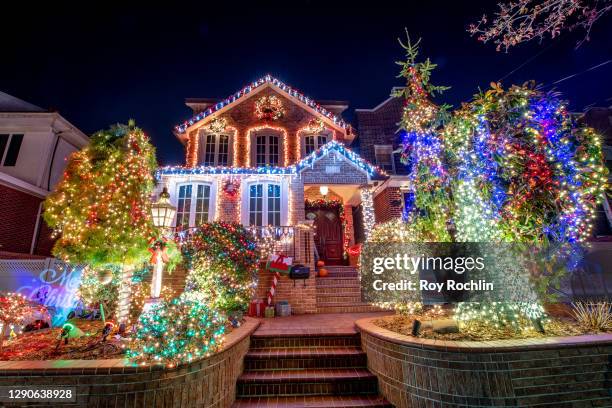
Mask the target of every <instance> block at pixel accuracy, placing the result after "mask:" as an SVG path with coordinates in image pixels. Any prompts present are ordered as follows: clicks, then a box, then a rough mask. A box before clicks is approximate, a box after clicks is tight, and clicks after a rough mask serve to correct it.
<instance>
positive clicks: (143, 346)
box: [126, 298, 227, 367]
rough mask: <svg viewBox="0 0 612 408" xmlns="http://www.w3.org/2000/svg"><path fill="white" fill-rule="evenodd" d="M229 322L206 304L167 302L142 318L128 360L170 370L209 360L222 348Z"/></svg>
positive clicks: (185, 300) (189, 300) (175, 300)
mask: <svg viewBox="0 0 612 408" xmlns="http://www.w3.org/2000/svg"><path fill="white" fill-rule="evenodd" d="M226 321H227V320H226V319H225V317H224V316H222V315H221V314H220V313H218V312H217V311H216V310H214V309H213V308H210V307H209V306H208V305H206V304H204V303H202V302H198V301H195V300H191V299H185V298H175V299H173V300H171V301H169V302H168V301H164V302H162V303H160V304H158V305H156V306H154V307H153V308H152V309H151V311H150V312H148V313H144V314H143V315H141V316H140V319H139V321H138V325H137V328H136V333H135V335H134V338H133V339H132V342H131V343H130V346H129V348H128V350H127V353H126V354H127V357H128V358H130V359H132V360H133V361H135V362H138V363H139V364H143V365H144V364H149V363H153V364H155V363H158V364H165V365H166V366H168V367H174V366H177V365H180V364H183V363H188V362H190V361H193V360H197V359H199V358H203V357H207V356H209V355H211V354H212V353H214V352H215V351H217V350H218V349H219V348H220V347H221V346H222V344H223V340H224V333H225V330H226V327H225V322H226Z"/></svg>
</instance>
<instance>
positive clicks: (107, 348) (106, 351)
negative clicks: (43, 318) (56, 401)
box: [0, 319, 126, 361]
mask: <svg viewBox="0 0 612 408" xmlns="http://www.w3.org/2000/svg"><path fill="white" fill-rule="evenodd" d="M70 322H71V323H72V324H74V325H76V326H77V327H78V328H79V329H81V330H82V331H83V332H85V335H84V336H83V337H81V338H78V339H69V341H68V344H64V342H63V341H62V342H61V344H60V346H59V348H57V349H56V345H57V343H58V340H57V338H58V336H59V335H60V333H61V331H62V329H61V327H54V328H48V329H42V330H36V331H32V332H27V333H23V334H20V335H19V336H17V337H16V338H14V339H11V340H6V339H5V340H4V346H3V347H2V351H1V352H0V360H11V361H18V360H97V359H109V358H121V357H122V356H123V353H124V350H123V348H122V345H123V344H126V342H124V341H120V340H117V339H115V338H114V337H113V335H114V334H115V333H113V334H112V335H111V336H109V337H108V338H107V341H106V342H104V343H102V342H100V341H99V340H100V339H101V337H102V336H101V333H102V328H103V326H104V325H103V323H102V321H100V320H84V319H73V320H71V321H70Z"/></svg>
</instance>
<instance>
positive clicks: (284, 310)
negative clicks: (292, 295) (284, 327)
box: [276, 300, 291, 316]
mask: <svg viewBox="0 0 612 408" xmlns="http://www.w3.org/2000/svg"><path fill="white" fill-rule="evenodd" d="M276 315H277V316H291V305H290V304H289V302H287V301H286V300H281V301H278V302H276Z"/></svg>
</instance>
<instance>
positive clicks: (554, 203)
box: [370, 39, 607, 327]
mask: <svg viewBox="0 0 612 408" xmlns="http://www.w3.org/2000/svg"><path fill="white" fill-rule="evenodd" d="M418 44H419V43H418V42H417V43H416V44H412V43H411V42H410V39H408V42H407V44H406V45H404V44H402V45H403V46H404V48H405V49H406V53H407V60H406V61H405V62H401V63H399V64H400V65H401V67H402V70H401V73H400V76H401V77H404V78H405V79H406V81H407V85H406V87H404V88H402V89H400V90H398V91H396V92H395V95H396V96H398V97H402V98H404V100H405V103H404V111H403V116H402V121H401V123H400V126H401V129H400V134H401V137H402V142H403V147H404V149H403V153H402V160H403V162H404V163H405V164H406V166H407V167H408V170H409V173H410V176H409V178H410V180H409V181H410V183H409V191H408V193H407V194H406V195H405V203H404V204H405V206H404V207H405V213H404V220H405V221H406V222H407V223H408V225H406V226H404V225H401V224H397V223H389V224H385V225H382V226H378V227H377V228H375V229H374V231H373V233H372V236H371V237H370V241H373V242H518V243H525V244H531V245H533V246H535V247H536V248H540V249H541V251H542V252H545V254H546V259H547V260H550V259H552V261H550V262H547V265H548V267H542V266H543V265H541V264H537V262H531V263H529V264H528V263H525V264H524V265H522V264H521V265H518V266H515V267H517V268H523V269H527V270H530V271H533V272H534V273H533V277H534V281H533V282H532V283H533V285H529V284H528V283H527V282H523V281H521V282H520V283H519V280H520V279H518V277H517V279H515V280H514V281H513V280H512V279H510V281H512V282H513V284H515V285H522V286H524V285H528V286H529V287H530V288H533V291H532V292H533V294H534V295H533V296H532V295H529V296H527V298H528V299H529V300H528V301H521V300H520V299H517V300H510V301H508V302H488V303H484V302H483V303H470V304H460V305H459V307H458V308H457V310H456V316H457V318H458V320H460V321H462V322H463V323H465V322H468V321H470V320H474V319H478V320H482V321H488V322H491V323H493V324H494V325H496V326H512V327H523V326H524V325H525V324H531V323H532V322H533V323H534V324H536V325H539V323H541V322H542V320H543V318H544V316H545V313H544V310H543V308H542V306H541V305H540V304H539V303H537V301H535V299H536V298H537V297H536V296H535V292H537V294H539V295H540V296H542V295H549V293H550V292H549V288H550V286H555V285H558V284H559V282H560V280H561V277H562V275H563V274H564V273H565V271H566V270H567V268H568V267H569V268H571V267H572V266H573V264H574V263H575V261H576V259H577V258H579V256H577V255H576V252H577V251H579V250H580V248H579V246H578V245H577V244H578V243H580V242H582V241H584V240H585V239H586V238H588V237H589V236H590V235H591V233H592V220H593V218H594V216H595V208H596V206H597V204H598V203H599V200H600V198H601V197H602V195H603V193H604V189H605V187H606V180H607V169H606V168H605V167H604V166H603V164H602V151H601V145H600V140H599V136H598V135H596V134H595V133H594V131H593V130H592V129H588V128H583V127H580V126H578V125H577V124H576V123H575V121H574V120H573V118H572V117H571V116H570V114H569V112H568V111H567V105H566V103H565V102H563V101H562V100H561V99H560V98H559V96H558V95H557V94H556V93H553V92H543V91H541V90H539V89H537V88H536V87H535V86H534V84H532V83H526V84H524V85H522V86H512V87H511V88H509V89H507V90H505V89H503V88H502V87H501V86H500V85H499V84H492V88H491V89H490V90H488V91H486V92H482V93H480V94H478V95H477V96H476V97H475V98H474V100H472V101H471V102H469V103H466V104H463V105H462V107H461V108H460V109H458V110H457V111H456V112H454V114H453V116H452V118H449V116H448V114H447V106H445V105H442V106H438V105H436V104H434V103H433V102H432V100H431V97H432V96H434V95H435V94H439V93H440V92H442V91H444V90H445V89H446V88H445V87H439V86H434V85H432V84H431V83H430V82H429V78H430V76H431V72H432V70H433V69H434V68H435V64H431V63H430V61H429V60H425V61H423V62H419V61H417V56H418ZM552 243H554V245H552V246H551V245H550V244H552ZM502 252H503V251H502ZM551 254H552V257H551ZM502 255H503V254H502ZM506 255H507V254H506ZM555 257H556V258H555ZM543 258H545V257H544V256H542V253H540V254H538V255H537V256H535V259H540V260H541V259H543ZM560 260H561V261H563V262H560ZM560 264H563V265H565V267H558V266H559V265H560ZM507 273H508V274H510V275H512V274H513V272H512V271H507Z"/></svg>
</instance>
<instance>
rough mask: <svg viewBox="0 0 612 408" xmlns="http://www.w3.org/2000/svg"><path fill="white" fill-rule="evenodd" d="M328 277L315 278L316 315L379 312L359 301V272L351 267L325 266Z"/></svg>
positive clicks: (378, 309) (376, 308) (377, 309)
mask: <svg viewBox="0 0 612 408" xmlns="http://www.w3.org/2000/svg"><path fill="white" fill-rule="evenodd" d="M325 269H327V270H328V272H329V275H328V276H326V277H324V278H320V277H317V313H361V312H380V311H383V309H381V308H379V307H377V306H373V305H371V304H369V303H364V302H362V301H361V286H360V283H359V272H358V271H357V268H355V267H353V266H335V265H333V266H326V267H325Z"/></svg>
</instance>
